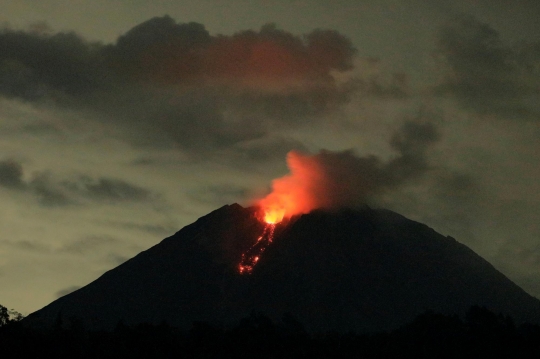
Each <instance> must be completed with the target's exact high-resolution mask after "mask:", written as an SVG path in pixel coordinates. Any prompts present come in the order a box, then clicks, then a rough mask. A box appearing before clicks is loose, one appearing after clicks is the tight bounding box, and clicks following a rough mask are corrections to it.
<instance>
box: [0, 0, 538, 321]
mask: <svg viewBox="0 0 540 359" xmlns="http://www.w3.org/2000/svg"><path fill="white" fill-rule="evenodd" d="M538 19H540V2H539V1H537V0H530V1H529V0H513V1H510V0H508V1H507V0H501V1H488V0H477V1H471V0H456V1H440V0H411V1H398V0H379V1H374V0H354V1H353V0H333V1H323V0H304V1H300V0H299V1H294V0H268V1H261V0H252V1H247V0H230V1H226V2H225V1H217V0H199V1H192V2H189V1H179V0H174V1H173V0H158V1H152V2H150V1H141V0H129V1H128V0H114V1H110V0H107V1H105V0H92V1H90V0H76V1H74V0H69V1H68V0H41V1H35V0H17V1H15V0H3V1H2V11H1V12H0V25H1V26H2V30H1V32H0V304H2V305H4V306H6V307H8V308H10V309H11V308H13V309H15V310H17V311H19V312H21V313H23V314H28V313H31V312H33V311H35V310H37V309H40V308H41V307H43V306H45V305H47V304H48V303H50V302H51V301H53V300H55V299H57V298H58V297H59V296H61V295H64V294H66V293H69V292H70V291H73V290H75V289H77V288H79V287H81V286H84V285H86V284H88V283H89V282H91V281H93V280H94V279H96V278H97V277H99V276H100V275H101V274H103V273H104V272H105V271H107V270H109V269H112V268H114V267H116V266H117V265H119V264H121V263H122V262H124V261H125V260H127V259H129V258H131V257H133V256H134V255H136V254H137V253H139V252H140V251H142V250H145V249H147V248H149V247H151V246H153V245H155V244H157V243H158V242H159V241H160V240H162V239H163V238H165V237H167V236H170V235H172V234H173V233H175V232H176V231H178V230H179V229H180V228H182V227H183V226H185V225H188V224H190V223H192V222H193V221H194V220H196V219H197V218H199V217H201V216H203V215H205V214H207V213H208V212H210V211H212V210H214V209H217V208H219V207H221V206H223V205H225V204H231V203H234V202H238V203H240V204H242V205H250V204H251V203H253V201H254V200H256V199H258V198H261V197H263V196H264V195H266V194H267V193H268V192H269V190H270V186H271V183H272V179H275V178H278V177H281V176H283V175H285V174H287V173H288V169H287V165H286V157H287V153H288V152H289V151H292V150H294V151H296V152H295V153H297V156H308V155H310V154H311V155H316V154H319V155H317V156H316V157H314V159H313V161H319V163H321V164H322V167H323V168H324V169H325V171H327V173H328V176H330V177H331V178H333V179H334V180H335V182H336V183H340V185H339V186H338V187H339V191H336V192H331V193H330V194H331V195H332V196H337V197H339V198H344V199H343V200H341V199H340V200H336V201H337V202H338V203H346V204H351V205H357V204H360V203H366V204H368V205H369V206H373V207H384V208H388V209H391V210H394V211H396V212H398V213H401V214H403V215H404V216H406V217H408V218H410V219H413V220H416V221H420V222H422V223H425V224H427V225H429V226H430V227H432V228H433V229H435V230H436V231H438V232H440V233H441V234H444V235H449V236H452V237H454V238H456V239H457V240H458V241H459V242H461V243H464V244H465V245H467V246H469V247H470V248H472V249H473V250H474V251H475V252H477V253H478V254H479V255H481V256H482V257H484V258H485V259H487V260H488V261H489V262H490V263H492V264H493V265H494V266H495V267H496V268H497V269H498V270H500V271H501V272H502V273H504V274H505V275H506V276H508V277H509V278H510V279H512V280H513V281H514V282H516V283H517V284H518V285H520V286H521V287H522V288H524V289H525V290H526V291H527V292H529V293H530V294H532V295H534V296H536V297H538V298H540V224H539V223H540V180H539V178H540V21H538ZM321 151H322V152H321ZM298 153H303V155H298ZM308 158H309V157H308ZM337 197H332V198H337ZM332 203H333V202H332Z"/></svg>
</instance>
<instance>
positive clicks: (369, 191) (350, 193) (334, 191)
mask: <svg viewBox="0 0 540 359" xmlns="http://www.w3.org/2000/svg"><path fill="white" fill-rule="evenodd" d="M439 139H440V135H439V132H438V130H437V128H436V127H435V125H434V124H432V123H430V122H415V121H406V122H405V123H404V124H403V126H402V127H401V128H400V129H399V130H398V131H397V132H396V133H395V134H394V135H393V136H392V138H391V140H390V145H391V147H392V148H393V149H394V150H395V151H396V152H397V156H395V157H394V158H392V159H390V160H387V161H384V160H382V159H381V158H379V157H377V156H373V155H372V156H364V157H358V156H356V155H355V154H354V153H353V151H350V150H349V151H342V152H332V151H324V150H323V151H321V152H319V153H318V154H315V155H306V154H302V153H300V152H296V151H292V152H290V153H289V154H288V156H287V164H288V166H289V169H290V171H291V174H290V175H288V176H285V177H282V178H279V179H277V180H274V181H273V184H272V189H273V190H272V193H270V194H269V195H268V196H267V197H265V198H264V199H262V200H261V201H259V204H260V205H261V206H262V207H263V208H282V209H283V211H284V212H285V213H286V215H293V214H296V213H306V212H309V211H310V210H312V209H315V208H330V209H336V208H340V207H355V206H359V205H363V204H366V203H373V202H376V201H377V200H379V198H380V197H381V196H383V195H384V194H386V193H387V192H389V191H392V190H395V189H397V188H399V187H400V186H402V185H404V184H406V183H408V182H409V181H411V180H414V179H417V178H420V177H421V176H423V175H424V174H425V173H426V172H427V171H428V170H429V169H430V165H429V163H428V159H427V153H428V150H429V149H430V148H431V147H432V146H433V145H434V144H436V143H437V142H438V140H439Z"/></svg>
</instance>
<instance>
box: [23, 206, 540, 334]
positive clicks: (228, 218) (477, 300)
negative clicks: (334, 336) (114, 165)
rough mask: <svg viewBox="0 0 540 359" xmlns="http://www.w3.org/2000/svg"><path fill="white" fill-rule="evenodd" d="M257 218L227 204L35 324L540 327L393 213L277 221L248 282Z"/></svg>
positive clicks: (319, 213) (510, 286)
mask: <svg viewBox="0 0 540 359" xmlns="http://www.w3.org/2000/svg"><path fill="white" fill-rule="evenodd" d="M264 229H265V223H263V222H261V221H260V220H259V219H258V216H257V208H254V207H248V208H243V207H242V206H240V205H238V204H233V205H228V206H224V207H222V208H219V209H217V210H215V211H213V212H211V213H210V214H208V215H206V216H204V217H201V218H199V219H198V220H197V221H196V222H194V223H192V224H190V225H188V226H186V227H184V228H183V229H181V230H180V231H179V232H177V233H176V234H174V235H173V236H171V237H168V238H166V239H164V240H163V241H162V242H161V243H159V244H157V245H155V246H154V247H152V248H150V249H148V250H146V251H143V252H141V253H139V254H138V255H137V256H135V257H134V258H132V259H130V260H128V261H127V262H125V263H123V264H121V265H120V266H118V267H116V268H114V269H112V270H110V271H108V272H106V273H105V274H103V275H102V276H101V277H100V278H98V279H97V280H95V281H94V282H92V283H90V284H88V285H87V286H85V287H83V288H81V289H79V290H77V291H75V292H73V293H70V294H68V295H66V296H64V297H61V298H59V299H57V300H55V301H54V302H52V303H50V304H49V305H47V306H46V307H44V308H42V309H41V310H38V311H37V312H35V313H32V314H30V315H29V316H28V317H27V318H25V319H24V323H26V324H28V325H30V326H34V327H52V326H54V325H55V323H58V320H59V319H63V320H69V319H70V318H78V319H80V320H82V322H83V323H84V325H85V326H86V327H87V328H92V329H113V328H114V327H115V326H116V325H117V323H119V321H122V322H123V323H125V324H137V323H143V322H147V323H154V324H158V323H161V322H163V321H166V322H168V323H169V324H171V325H174V326H178V327H180V328H189V327H190V326H191V324H192V323H193V322H194V321H205V322H209V323H212V324H218V325H224V326H229V325H233V324H236V323H237V322H238V320H240V319H241V318H244V317H246V316H248V315H249V314H250V313H253V312H256V313H263V314H264V315H266V316H268V317H269V318H271V319H272V320H275V321H279V320H280V319H281V318H282V317H283V315H284V314H285V313H288V314H291V315H292V316H293V317H295V318H296V319H297V320H298V321H299V322H300V323H302V324H303V325H304V326H305V328H306V329H307V330H310V331H329V330H333V331H339V332H345V331H349V330H354V331H359V332H369V331H378V330H390V329H394V328H396V327H398V326H400V325H403V324H405V323H407V322H410V321H411V320H412V319H413V318H414V317H415V316H417V315H418V314H420V313H422V312H425V311H426V310H431V311H435V312H440V313H443V314H458V315H463V314H464V313H465V312H466V311H467V310H468V309H469V308H470V307H471V306H472V305H479V306H485V307H486V308H488V309H489V310H491V311H494V312H496V313H499V312H500V313H503V314H505V315H510V316H512V317H513V318H514V319H515V320H516V321H518V322H523V321H529V322H533V323H540V301H539V300H538V299H536V298H534V297H532V296H530V295H529V294H527V293H526V292H525V291H523V290H522V289H521V288H520V287H518V286H517V285H516V284H514V283H513V282H512V281H511V280H509V279H508V278H507V277H505V276H504V275H503V274H501V273H500V272H499V271H497V270H496V269H495V268H494V267H493V266H492V265H491V264H489V263H488V262H487V261H485V260H484V259H482V258H481V257H480V256H478V255H477V254H476V253H474V252H473V251H472V250H471V249H469V248H468V247H466V246H465V245H463V244H461V243H459V242H457V241H456V240H454V239H453V238H451V237H445V236H443V235H441V234H438V233H437V232H435V231H434V230H433V229H431V228H429V227H428V226H426V225H423V224H421V223H418V222H414V221H412V220H409V219H407V218H405V217H403V216H401V215H399V214H397V213H395V212H392V211H389V210H384V209H371V208H368V207H365V208H361V209H354V210H352V209H344V210H339V211H333V212H329V211H323V210H315V211H313V212H311V213H309V214H304V215H300V216H296V217H293V218H291V219H290V220H288V221H284V222H282V223H279V224H278V225H277V226H276V228H275V233H274V238H273V242H272V243H271V244H270V245H269V246H268V247H267V249H266V251H265V252H264V253H262V255H261V256H260V259H259V261H258V262H257V264H256V266H255V267H254V268H253V270H252V272H251V273H249V274H246V273H244V274H240V273H239V270H238V265H239V263H240V260H241V258H242V254H243V253H246V252H247V251H249V249H250V248H251V247H252V246H253V245H254V243H255V242H256V241H257V238H258V237H259V236H260V235H261V234H262V233H263V231H264Z"/></svg>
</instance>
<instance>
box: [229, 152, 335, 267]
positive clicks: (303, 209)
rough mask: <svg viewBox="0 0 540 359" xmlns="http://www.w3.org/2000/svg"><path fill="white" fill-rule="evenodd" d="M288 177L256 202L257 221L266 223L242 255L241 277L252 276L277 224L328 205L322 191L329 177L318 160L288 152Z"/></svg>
mask: <svg viewBox="0 0 540 359" xmlns="http://www.w3.org/2000/svg"><path fill="white" fill-rule="evenodd" d="M287 166H288V167H289V169H290V171H291V173H290V174H289V175H286V176H284V177H281V178H278V179H275V180H274V181H273V182H272V192H271V193H270V194H269V195H268V196H266V197H265V198H263V199H261V200H259V201H257V203H256V204H257V206H258V207H259V208H260V209H261V213H260V220H261V221H264V222H265V227H264V231H263V234H262V235H261V236H260V237H259V238H258V239H257V241H256V242H255V244H254V245H253V246H252V247H251V248H250V249H249V250H248V251H246V252H245V253H244V254H242V260H241V262H240V264H239V265H238V270H239V272H240V273H248V274H249V273H251V272H252V270H253V268H254V267H255V265H256V264H257V262H258V261H259V259H260V258H261V255H262V253H263V252H264V251H265V250H266V248H268V246H269V245H270V244H271V243H272V241H273V237H274V230H275V227H276V225H277V224H278V223H280V222H281V221H283V220H284V219H286V218H290V217H291V216H294V215H296V214H302V213H308V212H310V211H311V210H313V209H315V208H316V207H323V206H325V205H327V204H328V195H327V194H326V192H325V189H327V188H329V183H331V181H329V177H328V176H327V174H326V171H325V168H324V167H323V165H322V164H321V161H320V158H319V157H317V156H310V155H303V154H301V153H299V152H295V151H291V152H289V153H288V154H287Z"/></svg>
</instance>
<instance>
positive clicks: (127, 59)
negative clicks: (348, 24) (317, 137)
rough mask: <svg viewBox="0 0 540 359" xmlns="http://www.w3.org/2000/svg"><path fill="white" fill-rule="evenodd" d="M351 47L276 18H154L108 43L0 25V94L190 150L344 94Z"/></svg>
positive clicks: (226, 144) (231, 141)
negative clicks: (251, 21) (215, 31)
mask: <svg viewBox="0 0 540 359" xmlns="http://www.w3.org/2000/svg"><path fill="white" fill-rule="evenodd" d="M355 53H356V50H355V49H354V48H353V46H352V44H351V42H350V40H349V39H347V38H346V37H344V36H343V35H341V34H339V33H338V32H336V31H332V30H321V29H317V30H314V31H312V32H311V33H308V34H306V35H304V36H297V35H293V34H291V33H289V32H286V31H284V30H280V29H278V28H276V26H274V25H271V24H270V25H265V26H263V27H262V28H261V29H260V30H259V31H252V30H248V31H241V32H238V33H236V34H233V35H230V36H225V35H216V36H213V35H210V34H209V33H208V31H207V30H206V29H205V28H204V26H203V25H201V24H198V23H176V22H175V21H174V20H173V19H172V18H171V17H169V16H164V17H156V18H152V19H150V20H148V21H146V22H143V23H142V24H139V25H137V26H135V27H134V28H132V29H131V30H129V31H128V32H126V33H125V34H124V35H122V36H120V37H119V38H118V40H117V41H116V43H114V44H107V45H106V44H102V43H92V42H88V41H86V40H84V39H83V38H81V37H79V36H78V35H77V34H75V33H58V34H50V33H48V32H45V33H40V32H32V31H27V32H25V31H13V30H9V29H4V30H3V31H1V32H0V84H1V85H0V94H1V95H3V96H4V97H16V98H22V99H25V100H27V101H32V102H40V103H47V104H51V103H52V104H54V105H56V106H63V107H68V108H70V109H75V110H77V111H83V112H88V113H92V114H94V115H96V116H94V117H96V118H98V119H99V121H102V122H103V123H104V124H105V125H106V126H111V129H113V128H114V129H117V128H118V129H120V132H121V133H122V135H123V136H126V137H127V138H128V139H129V140H130V141H131V142H132V143H133V144H136V145H139V146H166V147H176V148H179V149H181V150H183V151H186V152H189V153H192V154H193V153H203V152H209V151H212V150H215V149H223V148H231V147H234V145H235V144H238V143H242V142H245V141H249V140H253V139H258V138H264V137H265V136H267V133H268V131H269V128H270V127H271V126H274V125H276V124H279V125H280V126H289V125H295V124H298V123H302V122H306V121H313V118H314V117H316V116H317V115H318V114H321V113H325V112H328V111H332V110H333V109H336V108H337V107H338V106H340V105H341V104H343V103H345V102H347V101H348V99H349V94H350V93H351V91H352V89H351V88H350V86H345V85H343V84H338V83H337V82H336V80H335V78H334V76H333V73H334V72H346V71H348V70H350V69H352V67H353V58H354V55H355Z"/></svg>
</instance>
